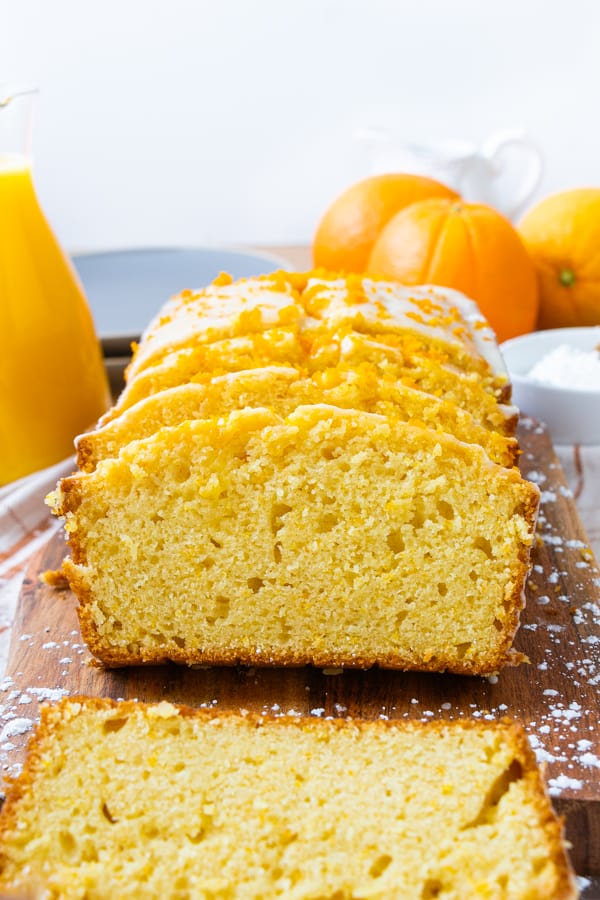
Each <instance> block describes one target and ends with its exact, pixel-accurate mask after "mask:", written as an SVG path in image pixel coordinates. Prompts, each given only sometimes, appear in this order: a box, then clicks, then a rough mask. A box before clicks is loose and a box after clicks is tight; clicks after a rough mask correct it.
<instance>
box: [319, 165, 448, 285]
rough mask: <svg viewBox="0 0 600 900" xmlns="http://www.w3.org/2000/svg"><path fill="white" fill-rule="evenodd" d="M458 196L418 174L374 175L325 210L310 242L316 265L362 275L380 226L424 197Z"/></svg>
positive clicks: (346, 192) (358, 183) (352, 188)
mask: <svg viewBox="0 0 600 900" xmlns="http://www.w3.org/2000/svg"><path fill="white" fill-rule="evenodd" d="M457 196H458V195H457V194H456V193H455V192H454V191H452V190H451V189H450V188H447V187H446V186H445V185H443V184H440V182H439V181H434V180H433V179H431V178H424V177H423V176H421V175H402V174H389V175H374V176H372V177H371V178H365V179H363V180H362V181H359V182H357V183H356V184H354V185H352V187H350V188H348V190H346V191H344V193H343V194H341V196H339V197H338V198H337V199H336V200H334V202H333V203H332V204H331V206H330V207H329V208H328V210H327V211H326V213H325V215H324V216H323V218H322V219H321V222H320V223H319V227H318V228H317V232H316V234H315V238H314V242H313V257H314V262H315V265H316V266H322V267H323V268H325V269H332V270H334V271H344V272H364V271H365V269H366V267H367V262H368V260H369V255H370V253H371V250H372V248H373V244H374V243H375V240H376V238H377V236H378V235H379V232H380V231H381V229H382V228H383V226H384V225H385V224H386V223H387V222H388V221H389V220H390V219H391V218H392V216H394V215H395V214H396V213H397V212H399V211H400V210H401V209H404V207H405V206H408V205H409V204H411V203H415V202H416V201H417V200H424V199H425V198H427V197H447V198H450V199H451V198H456V197H457Z"/></svg>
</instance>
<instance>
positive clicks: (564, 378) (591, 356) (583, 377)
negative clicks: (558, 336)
mask: <svg viewBox="0 0 600 900" xmlns="http://www.w3.org/2000/svg"><path fill="white" fill-rule="evenodd" d="M527 374H528V376H529V378H531V380H532V381H535V382H537V383H538V384H546V385H552V386H555V387H566V388H579V389H583V390H586V391H600V353H598V351H597V350H580V349H579V348H578V347H571V346H569V344H560V345H559V346H558V347H555V348H554V350H551V351H550V352H549V353H546V354H545V355H544V356H542V358H541V359H540V360H538V361H537V362H536V364H535V365H534V366H533V367H532V368H531V369H530V370H529V372H528V373H527Z"/></svg>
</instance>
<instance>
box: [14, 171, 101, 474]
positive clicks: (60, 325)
mask: <svg viewBox="0 0 600 900" xmlns="http://www.w3.org/2000/svg"><path fill="white" fill-rule="evenodd" d="M108 399H109V395H108V385H107V380H106V374H105V371H104V365H103V361H102V353H101V350H100V346H99V343H98V339H97V337H96V334H95V331H94V324H93V321H92V317H91V313H90V311H89V308H88V305H87V302H86V300H85V297H84V295H83V293H82V290H81V287H80V285H79V282H78V280H77V277H76V275H75V272H74V270H73V268H72V266H71V264H70V262H69V260H68V259H67V258H66V256H65V254H64V253H63V252H62V250H61V248H60V246H59V244H58V242H57V240H56V238H55V237H54V234H53V233H52V230H51V229H50V226H49V225H48V223H47V221H46V219H45V217H44V214H43V213H42V210H41V208H40V206H39V203H38V200H37V197H36V193H35V189H34V186H33V181H32V176H31V167H30V163H29V160H28V158H27V157H26V156H21V155H18V154H2V153H0V485H1V484H6V483H7V482H9V481H12V480H14V479H16V478H19V477H20V476H22V475H26V474H28V473H29V472H33V471H35V470H36V469H40V468H43V467H45V466H49V465H52V464H53V463H56V462H58V461H59V460H61V459H63V458H64V457H67V456H69V455H70V454H71V453H73V438H74V437H75V435H76V434H78V433H79V432H81V431H84V430H85V429H86V428H87V427H89V426H90V425H92V424H93V423H94V422H95V420H96V419H97V418H98V416H99V415H101V413H102V412H103V411H104V410H105V409H106V406H107V404H108Z"/></svg>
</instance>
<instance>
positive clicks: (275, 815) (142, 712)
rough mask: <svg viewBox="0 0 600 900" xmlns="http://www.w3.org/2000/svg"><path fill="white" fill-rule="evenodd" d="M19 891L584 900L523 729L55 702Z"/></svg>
mask: <svg viewBox="0 0 600 900" xmlns="http://www.w3.org/2000/svg"><path fill="white" fill-rule="evenodd" d="M0 891H1V892H2V894H3V896H5V895H10V896H48V897H49V896H52V897H61V898H76V897H77V898H81V897H94V898H96V900H103V898H106V900H137V898H139V897H144V898H147V900H159V898H160V900H168V898H173V900H174V898H183V897H189V898H191V897H194V898H205V900H209V898H210V900H225V898H238V900H262V898H277V897H280V898H296V900H300V898H306V900H309V898H310V900H316V898H325V897H327V898H334V897H335V898H339V900H343V898H347V900H349V898H352V897H356V898H358V897H363V898H367V897H371V898H375V897H378V898H389V900H425V898H434V897H440V898H441V897H443V898H445V900H469V898H480V897H487V898H493V900H571V898H575V897H577V889H576V885H575V880H574V877H573V874H572V872H571V870H570V867H569V863H568V860H567V857H566V853H565V847H564V842H563V838H562V832H561V825H560V822H559V820H558V819H557V818H556V816H555V815H554V813H553V811H552V808H551V806H550V802H549V800H548V798H547V796H546V794H545V792H544V788H543V784H542V781H541V778H540V775H539V772H538V771H537V768H536V764H535V760H534V757H533V754H532V751H531V749H530V748H529V746H528V743H527V739H526V737H525V734H524V732H523V731H522V729H521V728H520V727H519V726H517V725H516V724H514V723H510V722H509V721H508V720H504V721H502V722H498V723H489V724H487V723H486V724H483V723H480V722H478V723H475V722H465V721H461V722H441V721H438V722H429V723H427V724H422V723H409V722H406V721H402V722H397V721H390V722H383V721H380V720H379V721H377V720H376V721H361V720H354V721H353V720H339V719H338V720H321V719H315V718H311V719H309V718H298V717H293V718H292V717H283V718H279V719H275V718H267V717H258V716H255V715H239V714H234V713H229V714H223V713H216V712H212V711H211V712H207V711H198V710H191V709H188V708H183V707H175V706H173V705H171V704H170V703H167V702H162V703H159V704H157V705H144V704H141V703H134V702H120V703H117V702H114V701H110V700H94V699H86V698H83V697H79V698H73V699H68V700H64V701H62V703H61V704H60V705H57V706H55V707H46V708H44V709H43V710H42V721H41V725H40V726H39V727H38V729H37V732H36V734H35V736H34V737H33V739H32V741H31V744H30V749H29V755H28V759H27V761H26V764H25V768H24V770H23V772H22V774H21V776H20V777H19V779H18V780H17V781H16V782H15V783H13V784H12V787H11V788H10V789H9V793H8V798H7V800H6V803H5V806H4V809H3V810H2V814H1V816H0Z"/></svg>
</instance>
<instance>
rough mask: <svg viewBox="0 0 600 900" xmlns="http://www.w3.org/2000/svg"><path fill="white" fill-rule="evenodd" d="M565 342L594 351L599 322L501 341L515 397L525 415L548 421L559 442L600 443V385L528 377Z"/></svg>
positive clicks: (533, 333) (597, 343)
mask: <svg viewBox="0 0 600 900" xmlns="http://www.w3.org/2000/svg"><path fill="white" fill-rule="evenodd" d="M564 344H566V345H567V346H568V347H573V348H576V349H578V350H585V351H591V350H593V349H594V348H596V347H598V345H600V326H596V327H590V328H554V329H551V330H548V331H534V332H532V333H531V334H524V335H522V336H521V337H517V338H512V340H510V341H505V342H504V343H503V344H502V345H501V350H502V355H503V356H504V360H505V362H506V367H507V369H508V372H509V375H510V379H511V381H512V385H513V401H514V403H515V405H516V406H518V407H519V409H520V410H521V412H522V413H524V414H525V415H530V416H533V417H534V418H535V419H539V420H540V421H541V422H545V424H546V425H547V426H548V429H549V431H550V434H551V435H552V440H553V441H554V443H556V444H600V385H598V390H587V389H585V390H584V389H581V388H573V387H567V386H560V387H558V386H556V385H550V384H540V383H539V382H537V381H534V380H533V379H532V378H529V377H528V373H529V372H530V371H531V369H532V367H533V366H534V365H535V364H536V363H537V362H538V361H539V360H540V359H542V358H543V357H544V356H546V355H547V354H548V353H550V352H551V351H552V350H554V349H556V348H557V347H560V346H561V345H564Z"/></svg>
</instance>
